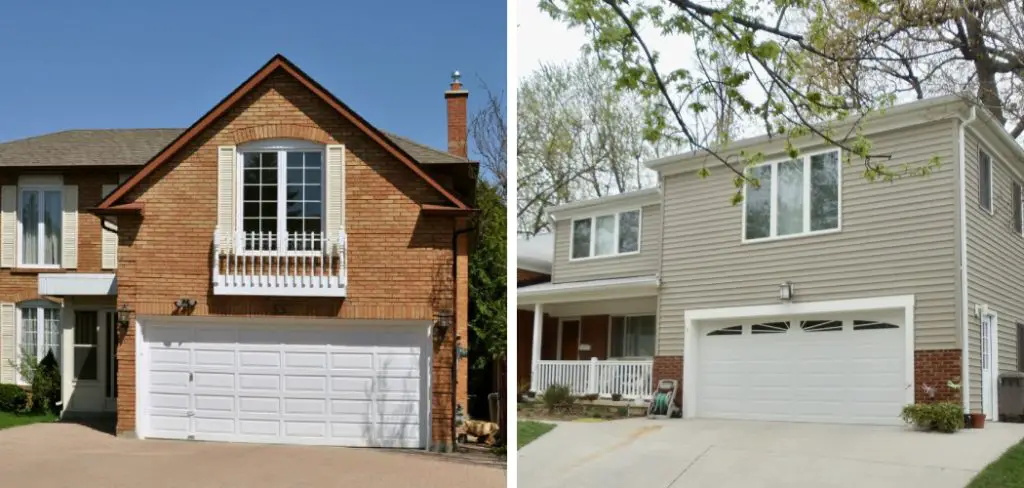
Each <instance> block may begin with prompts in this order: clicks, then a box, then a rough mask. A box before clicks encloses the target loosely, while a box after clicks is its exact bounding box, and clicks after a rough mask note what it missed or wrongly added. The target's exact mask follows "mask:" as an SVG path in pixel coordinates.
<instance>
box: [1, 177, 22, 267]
mask: <svg viewBox="0 0 1024 488" xmlns="http://www.w3.org/2000/svg"><path fill="white" fill-rule="evenodd" d="M17 241H18V187H17V186H14V185H5V186H4V187H3V188H0V268H13V267H14V263H15V262H17V260H16V259H15V257H16V253H17V245H16V243H17Z"/></svg>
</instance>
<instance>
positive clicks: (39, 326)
mask: <svg viewBox="0 0 1024 488" xmlns="http://www.w3.org/2000/svg"><path fill="white" fill-rule="evenodd" d="M45 310H46V309H44V308H43V307H39V308H37V309H36V360H37V361H41V360H42V359H43V347H44V344H43V341H44V340H45V338H46V333H45V330H46V311H45Z"/></svg>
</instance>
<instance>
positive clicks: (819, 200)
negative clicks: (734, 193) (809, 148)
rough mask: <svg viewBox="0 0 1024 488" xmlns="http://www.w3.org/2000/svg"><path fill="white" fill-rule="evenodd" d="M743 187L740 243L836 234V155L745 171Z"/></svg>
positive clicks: (839, 179) (829, 152) (838, 184)
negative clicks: (753, 180)
mask: <svg viewBox="0 0 1024 488" xmlns="http://www.w3.org/2000/svg"><path fill="white" fill-rule="evenodd" d="M747 172H748V175H749V176H750V177H751V178H753V179H756V180H757V181H758V182H759V183H760V185H759V186H756V187H755V186H754V185H753V184H752V183H747V184H746V185H745V186H744V188H743V236H742V240H743V241H744V242H749V241H760V240H769V239H776V238H783V237H795V236H800V235H807V234H817V233H824V232H833V231H837V230H839V228H840V213H841V211H840V209H841V207H842V194H841V193H842V191H841V190H842V168H841V165H840V164H839V150H838V149H831V150H827V151H822V152H817V153H810V154H806V155H803V156H800V157H798V158H796V159H789V160H785V161H774V162H770V163H765V164H761V165H758V166H754V167H751V168H749V169H748V170H747Z"/></svg>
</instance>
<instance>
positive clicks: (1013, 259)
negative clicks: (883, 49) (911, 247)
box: [965, 130, 1024, 411]
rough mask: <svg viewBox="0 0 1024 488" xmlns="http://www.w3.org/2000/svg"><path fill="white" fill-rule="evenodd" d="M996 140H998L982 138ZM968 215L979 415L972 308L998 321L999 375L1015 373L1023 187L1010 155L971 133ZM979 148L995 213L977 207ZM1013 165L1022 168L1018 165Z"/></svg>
mask: <svg viewBox="0 0 1024 488" xmlns="http://www.w3.org/2000/svg"><path fill="white" fill-rule="evenodd" d="M984 138H985V140H986V141H995V140H996V139H995V135H994V134H993V135H988V134H986V135H984ZM965 142H966V144H965V151H966V153H965V155H966V161H967V165H966V170H965V172H966V180H965V181H966V182H967V187H966V195H967V196H966V210H967V307H968V308H967V310H968V323H969V324H970V328H969V329H968V334H967V338H968V344H969V350H968V355H969V378H970V387H969V388H970V399H971V408H972V409H977V410H978V411H981V359H980V358H981V348H980V346H981V320H980V318H978V317H977V316H975V314H974V306H975V305H981V304H987V305H988V307H989V309H990V310H992V311H994V312H996V317H997V320H998V349H999V351H998V359H999V371H1000V372H1004V371H1016V370H1017V331H1016V325H1015V324H1016V323H1017V322H1020V321H1024V289H1022V288H1021V286H1020V280H1021V276H1024V238H1022V237H1021V236H1020V234H1018V233H1017V232H1016V231H1015V230H1014V228H1013V207H1012V205H1013V203H1012V193H1011V192H1012V190H1011V182H1012V181H1014V180H1016V181H1017V182H1019V183H1024V179H1022V178H1021V177H1020V176H1017V175H1016V174H1015V173H1013V172H1012V171H1011V170H1010V166H1008V162H1009V161H1010V159H1009V158H1011V157H1012V155H1010V154H1007V153H1001V152H997V151H995V150H993V147H991V146H989V145H988V144H986V143H985V142H983V141H982V140H980V139H979V137H978V136H977V135H976V134H974V133H973V132H972V131H970V130H968V131H967V134H966V137H965ZM979 146H980V147H983V148H984V149H985V151H986V152H987V153H988V154H989V155H990V156H991V157H992V162H993V165H992V168H993V171H992V176H993V179H992V209H993V212H994V213H993V214H991V215H990V214H989V213H988V211H986V210H984V209H982V208H981V204H980V203H979V191H980V186H979V160H978V151H979ZM1014 163H1015V166H1017V167H1018V168H1019V167H1020V166H1021V164H1020V163H1021V162H1020V161H1015V162H1014Z"/></svg>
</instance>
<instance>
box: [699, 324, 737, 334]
mask: <svg viewBox="0 0 1024 488" xmlns="http://www.w3.org/2000/svg"><path fill="white" fill-rule="evenodd" d="M742 334H743V326H742V325H733V326H730V327H723V328H721V329H715V330H713V331H711V332H708V335H709V336H724V335H729V336H731V335H742Z"/></svg>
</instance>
